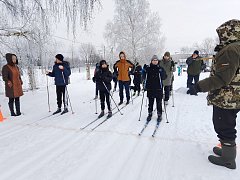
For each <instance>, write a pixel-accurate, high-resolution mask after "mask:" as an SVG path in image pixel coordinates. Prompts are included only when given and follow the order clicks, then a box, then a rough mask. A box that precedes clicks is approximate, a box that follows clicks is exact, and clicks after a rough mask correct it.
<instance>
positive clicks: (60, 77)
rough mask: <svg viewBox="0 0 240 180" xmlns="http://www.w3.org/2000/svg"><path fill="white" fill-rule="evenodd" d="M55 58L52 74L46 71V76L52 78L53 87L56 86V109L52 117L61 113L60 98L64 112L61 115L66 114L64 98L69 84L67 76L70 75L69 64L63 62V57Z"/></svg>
mask: <svg viewBox="0 0 240 180" xmlns="http://www.w3.org/2000/svg"><path fill="white" fill-rule="evenodd" d="M55 58H56V60H55V64H54V66H53V70H52V72H49V71H47V75H48V76H51V77H54V80H55V85H56V93H57V105H58V109H57V111H55V112H54V113H53V115H54V114H57V113H60V112H61V107H62V98H63V104H64V110H63V111H62V113H61V114H64V113H67V112H68V107H67V101H66V98H65V90H66V86H67V85H68V82H69V76H70V75H71V70H70V67H69V63H68V62H66V61H63V58H64V57H63V55H62V54H57V55H56V56H55Z"/></svg>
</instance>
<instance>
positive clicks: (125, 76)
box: [113, 51, 135, 105]
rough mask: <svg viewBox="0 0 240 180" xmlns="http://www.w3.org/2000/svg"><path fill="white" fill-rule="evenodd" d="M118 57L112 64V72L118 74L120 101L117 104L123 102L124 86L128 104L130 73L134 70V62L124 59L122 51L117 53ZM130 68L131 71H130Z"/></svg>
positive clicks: (124, 55)
mask: <svg viewBox="0 0 240 180" xmlns="http://www.w3.org/2000/svg"><path fill="white" fill-rule="evenodd" d="M119 58H120V60H118V61H117V62H116V63H115V64H114V65H113V69H114V73H117V74H118V84H119V96H120V102H119V104H118V105H121V104H122V103H123V88H125V91H126V98H127V103H126V104H129V101H130V89H129V87H130V82H131V79H130V75H131V74H133V72H134V68H135V66H134V64H133V63H132V62H131V61H129V60H127V59H126V54H125V53H124V52H123V51H122V52H120V53H119ZM130 69H131V71H130Z"/></svg>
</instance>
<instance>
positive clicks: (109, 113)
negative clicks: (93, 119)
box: [107, 110, 112, 118]
mask: <svg viewBox="0 0 240 180" xmlns="http://www.w3.org/2000/svg"><path fill="white" fill-rule="evenodd" d="M110 117H112V111H111V110H109V111H108V115H107V118H110Z"/></svg>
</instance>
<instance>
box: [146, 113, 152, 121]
mask: <svg viewBox="0 0 240 180" xmlns="http://www.w3.org/2000/svg"><path fill="white" fill-rule="evenodd" d="M151 119H152V112H149V113H148V117H147V121H151Z"/></svg>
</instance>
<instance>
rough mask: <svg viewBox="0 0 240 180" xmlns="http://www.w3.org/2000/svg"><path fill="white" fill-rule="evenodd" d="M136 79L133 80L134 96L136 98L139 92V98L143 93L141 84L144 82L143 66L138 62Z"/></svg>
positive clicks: (135, 73)
mask: <svg viewBox="0 0 240 180" xmlns="http://www.w3.org/2000/svg"><path fill="white" fill-rule="evenodd" d="M133 75H134V79H133V84H134V94H133V96H135V94H136V92H137V91H138V96H139V94H140V91H141V87H140V84H141V82H142V66H141V65H140V64H139V63H138V62H137V63H136V66H135V71H134V74H133Z"/></svg>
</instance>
